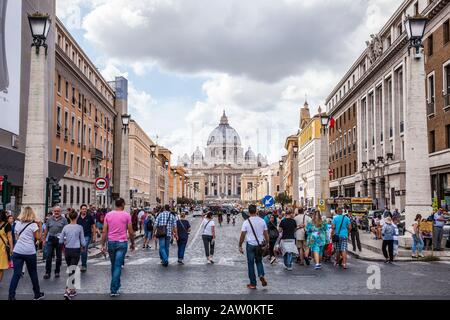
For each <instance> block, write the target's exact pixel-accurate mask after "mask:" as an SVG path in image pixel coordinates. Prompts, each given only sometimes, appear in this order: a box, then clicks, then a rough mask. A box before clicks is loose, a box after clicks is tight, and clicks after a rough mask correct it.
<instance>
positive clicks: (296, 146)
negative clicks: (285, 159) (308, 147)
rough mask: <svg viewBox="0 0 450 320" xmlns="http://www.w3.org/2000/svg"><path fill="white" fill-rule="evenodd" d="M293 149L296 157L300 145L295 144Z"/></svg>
mask: <svg viewBox="0 0 450 320" xmlns="http://www.w3.org/2000/svg"><path fill="white" fill-rule="evenodd" d="M292 150H293V151H294V157H297V155H298V145H294V147H293V148H292Z"/></svg>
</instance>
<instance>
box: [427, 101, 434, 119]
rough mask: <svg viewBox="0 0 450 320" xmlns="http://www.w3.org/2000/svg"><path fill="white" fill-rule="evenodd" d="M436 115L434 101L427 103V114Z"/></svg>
mask: <svg viewBox="0 0 450 320" xmlns="http://www.w3.org/2000/svg"><path fill="white" fill-rule="evenodd" d="M433 115H434V101H432V102H430V103H427V116H428V117H429V116H433Z"/></svg>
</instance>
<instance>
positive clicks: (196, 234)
mask: <svg viewBox="0 0 450 320" xmlns="http://www.w3.org/2000/svg"><path fill="white" fill-rule="evenodd" d="M202 222H203V221H202ZM202 222H201V223H200V225H199V226H198V230H197V232H196V233H195V236H194V238H192V240H191V243H190V244H189V247H188V250H189V251H190V250H191V249H192V247H193V246H194V243H195V242H196V241H197V238H198V236H199V235H200V230H201V229H202V225H203V223H202Z"/></svg>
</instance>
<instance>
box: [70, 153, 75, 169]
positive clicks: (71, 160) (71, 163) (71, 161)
mask: <svg viewBox="0 0 450 320" xmlns="http://www.w3.org/2000/svg"><path fill="white" fill-rule="evenodd" d="M73 169H74V168H73V153H72V154H71V155H70V171H71V172H72V173H73Z"/></svg>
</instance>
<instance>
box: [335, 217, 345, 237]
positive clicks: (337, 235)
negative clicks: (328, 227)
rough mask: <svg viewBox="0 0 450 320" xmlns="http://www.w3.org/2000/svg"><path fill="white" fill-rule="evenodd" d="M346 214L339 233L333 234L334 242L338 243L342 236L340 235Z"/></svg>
mask: <svg viewBox="0 0 450 320" xmlns="http://www.w3.org/2000/svg"><path fill="white" fill-rule="evenodd" d="M344 219H345V216H342V221H341V226H340V227H339V231H338V233H337V234H334V235H333V243H338V242H339V240H340V239H341V237H340V236H339V235H340V234H341V229H342V225H343V224H344Z"/></svg>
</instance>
